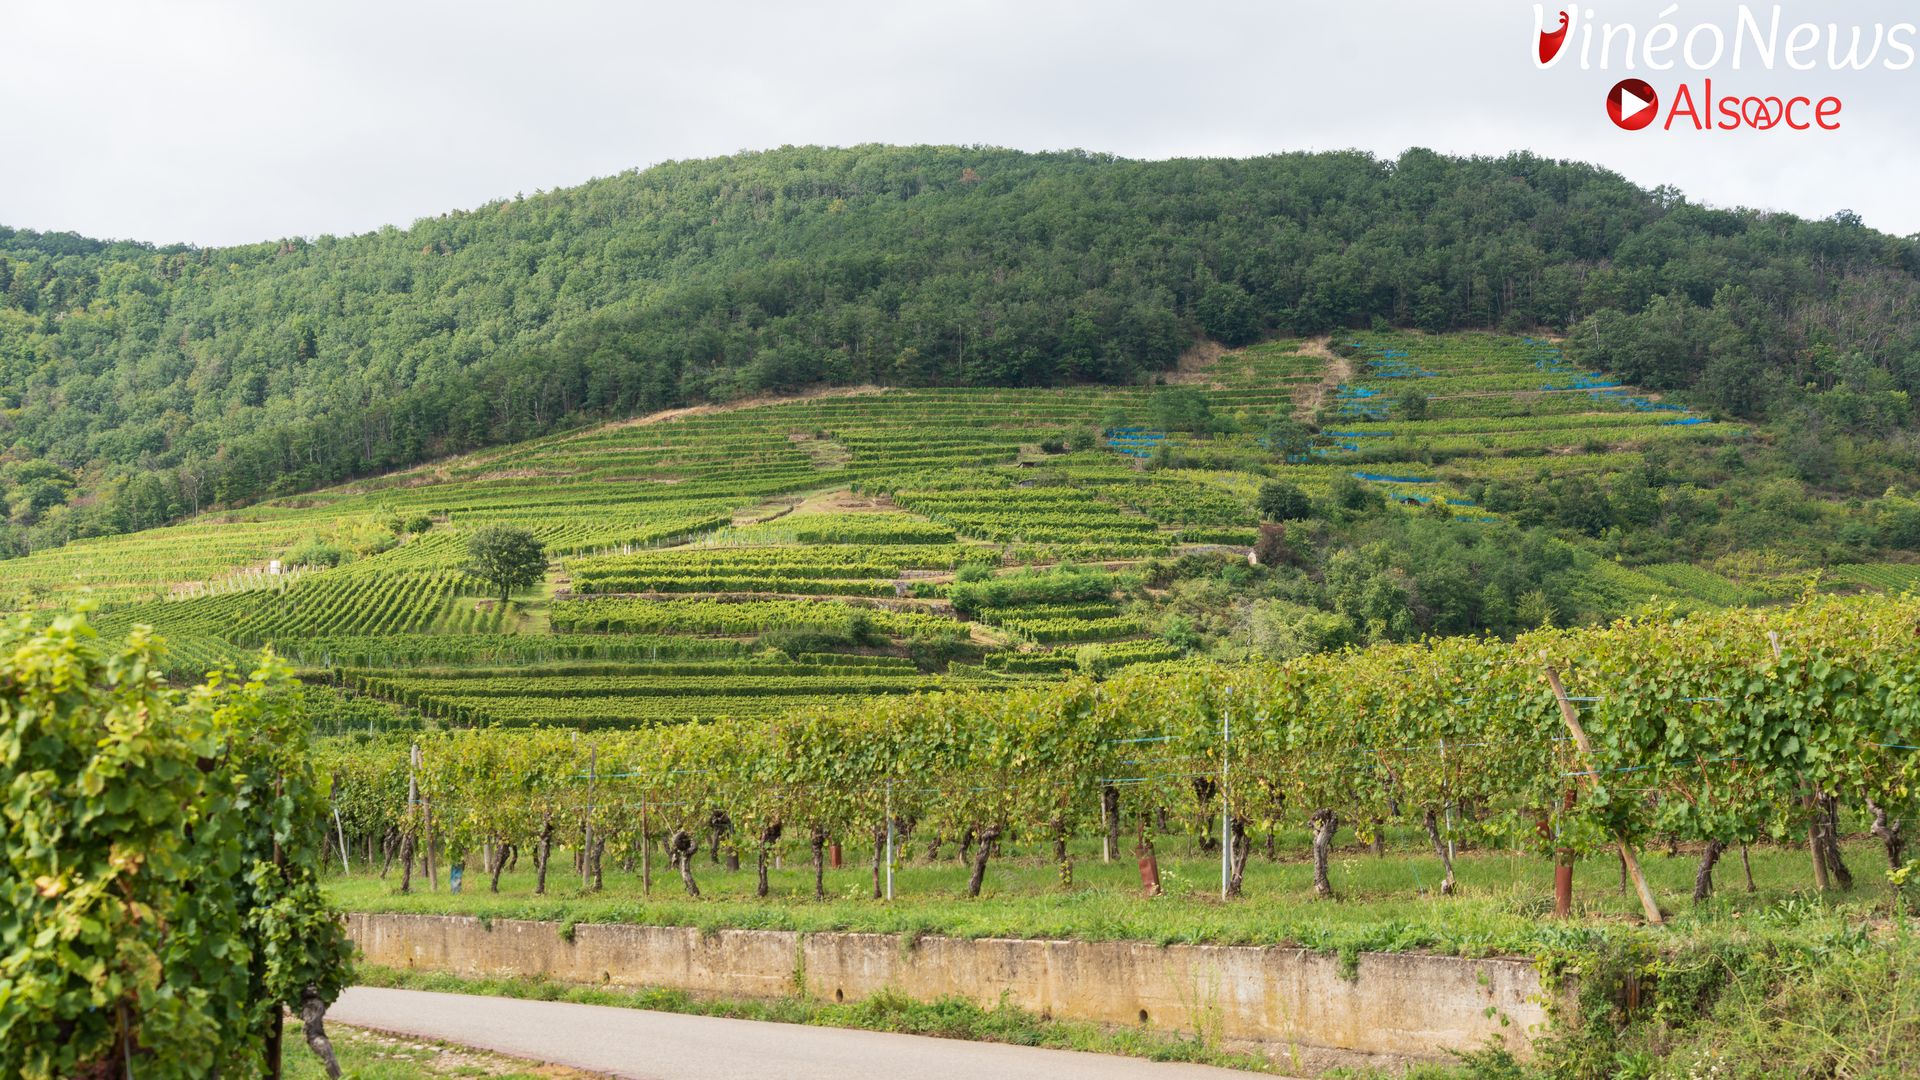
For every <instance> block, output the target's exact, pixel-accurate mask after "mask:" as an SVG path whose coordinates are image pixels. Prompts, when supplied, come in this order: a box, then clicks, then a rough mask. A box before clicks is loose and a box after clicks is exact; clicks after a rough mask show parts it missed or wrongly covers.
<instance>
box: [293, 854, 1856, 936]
mask: <svg viewBox="0 0 1920 1080" xmlns="http://www.w3.org/2000/svg"><path fill="white" fill-rule="evenodd" d="M946 851H947V856H946V857H945V858H944V859H942V860H941V861H939V862H937V863H932V864H929V863H927V862H926V861H925V860H924V858H923V856H924V852H925V845H924V844H921V845H915V847H914V858H913V860H912V861H910V862H907V863H905V864H904V865H902V866H900V867H899V868H898V869H896V871H895V877H894V884H895V897H896V899H895V900H893V901H892V902H890V903H889V902H883V901H876V900H873V899H871V891H872V885H873V878H872V868H871V863H870V861H869V860H870V859H871V854H870V853H866V859H862V858H861V855H862V853H859V852H856V851H851V850H850V851H848V852H847V863H848V865H847V866H845V867H843V868H841V869H829V870H828V871H827V875H826V881H827V899H826V900H824V901H815V900H814V899H813V898H812V884H813V880H812V868H811V866H810V865H804V864H801V865H796V864H795V863H792V862H789V863H787V864H786V865H785V866H784V867H783V868H781V869H778V870H775V871H773V872H772V874H771V883H772V895H771V896H769V897H768V898H767V899H765V900H760V899H756V898H755V897H754V896H753V895H752V893H753V886H754V875H753V871H752V869H751V866H746V867H743V868H742V869H741V870H739V871H732V872H729V871H727V870H725V869H724V868H723V867H721V866H718V865H714V864H712V863H711V862H710V861H709V859H708V857H707V855H706V854H705V853H704V852H702V853H701V854H700V855H698V856H696V862H695V873H696V876H697V878H698V880H699V884H700V888H701V891H702V893H703V894H704V895H703V896H702V897H700V898H699V899H693V898H690V897H687V896H686V895H685V894H684V893H683V892H682V890H681V886H680V882H679V880H678V878H677V876H674V875H673V874H672V873H671V872H670V871H668V870H667V869H666V867H665V865H664V860H663V859H660V858H658V857H657V856H656V858H655V860H654V866H653V871H654V879H653V889H652V895H651V897H649V896H647V895H644V894H643V892H642V889H641V883H640V880H639V878H638V875H637V874H633V873H628V872H626V871H625V870H624V869H622V868H620V866H619V864H618V862H617V861H616V860H615V858H614V856H613V855H612V854H611V853H609V855H608V857H607V859H608V865H607V867H606V871H605V882H606V888H605V889H604V890H603V891H600V892H597V893H589V892H583V891H582V890H581V887H580V878H579V875H578V874H577V872H575V871H574V870H573V863H572V858H571V855H570V854H569V853H564V852H556V853H555V856H554V866H553V869H552V871H551V873H550V876H549V881H548V893H547V895H545V896H536V895H534V893H533V885H534V881H533V874H532V872H531V859H529V858H523V859H522V860H521V865H520V869H519V870H518V871H516V872H509V873H507V874H506V875H504V876H503V878H502V880H501V891H500V892H499V893H498V894H494V893H491V892H489V891H488V890H487V881H486V878H485V877H484V875H482V874H480V873H479V872H478V870H477V867H476V866H473V865H470V866H469V870H468V873H467V875H466V881H465V886H464V889H465V891H463V892H462V893H460V894H458V895H455V894H452V893H450V892H448V891H447V887H446V883H445V881H444V871H443V873H442V878H443V880H442V881H441V882H440V885H439V888H438V890H437V891H430V890H428V889H427V888H426V885H425V883H424V882H422V881H421V880H420V879H419V878H418V877H417V876H416V878H415V882H414V891H413V892H412V893H410V894H401V893H400V892H399V879H400V875H399V871H398V869H397V868H396V869H394V870H393V871H392V872H390V873H389V874H388V876H387V878H386V879H385V880H381V879H380V878H379V877H377V876H375V875H373V874H369V873H360V874H355V875H353V876H350V877H338V876H336V877H334V878H333V879H331V880H330V881H329V882H328V883H327V889H328V892H329V895H330V896H331V898H332V899H333V901H334V903H335V904H337V905H338V906H339V907H341V908H342V909H345V910H349V911H367V912H412V913H422V914H463V915H475V916H481V917H486V918H495V919H542V920H550V921H555V922H560V923H563V924H567V923H579V922H598V923H616V922H617V923H633V924H643V925H655V926H694V927H699V928H702V929H707V930H713V929H724V928H759V929H781V930H798V931H832V930H839V931H864V932H872V933H884V934H901V935H921V934H944V935H950V936H955V937H962V938H980V937H1032V938H1056V939H1085V940H1139V941H1151V942H1158V943H1163V944H1172V943H1179V942H1190V943H1213V944H1276V945H1297V946H1301V947H1305V948H1311V949H1316V950H1321V951H1327V952H1340V953H1343V954H1351V953H1353V952H1358V951H1369V950H1379V951H1431V952H1438V953H1445V954H1455V955H1462V956H1489V955H1538V954H1539V953H1541V952H1542V951H1543V950H1550V949H1553V948H1556V947H1559V946H1561V945H1564V944H1566V943H1567V942H1568V941H1569V940H1570V938H1578V937H1580V936H1581V935H1582V934H1590V933H1592V932H1598V931H1604V930H1628V929H1630V928H1633V927H1635V926H1637V924H1638V920H1639V906H1638V903H1637V901H1636V900H1635V898H1634V897H1633V895H1632V894H1631V892H1630V891H1627V890H1623V889H1622V887H1621V881H1620V871H1619V864H1618V861H1617V859H1615V858H1614V857H1613V856H1611V855H1609V856H1604V857H1602V856H1596V857H1593V858H1589V859H1585V860H1582V861H1581V862H1580V864H1579V865H1578V867H1577V868H1576V873H1575V888H1574V900H1575V909H1574V912H1575V919H1574V921H1573V922H1572V923H1563V922H1558V921H1556V920H1553V919H1551V918H1549V917H1548V916H1549V914H1550V910H1551V905H1552V868H1551V866H1550V865H1549V863H1548V861H1547V860H1546V859H1543V858H1540V857H1538V856H1534V855H1530V854H1528V855H1519V854H1509V853H1499V852H1479V853H1471V854H1466V853H1463V854H1462V855H1461V856H1460V857H1459V858H1458V859H1457V860H1456V867H1457V876H1458V879H1459V888H1458V893H1457V895H1455V896H1451V897H1443V896H1441V895H1439V891H1438V885H1439V882H1440V879H1441V870H1440V864H1439V861H1438V859H1437V858H1436V857H1434V856H1433V854H1432V853H1431V851H1430V850H1428V849H1425V848H1424V846H1422V847H1414V846H1413V845H1412V843H1411V837H1401V838H1400V842H1399V843H1395V844H1392V845H1390V846H1389V848H1388V850H1387V852H1386V854H1385V855H1384V856H1376V855H1374V854H1372V853H1371V852H1370V851H1368V850H1366V849H1365V848H1361V847H1357V846H1349V847H1346V848H1342V849H1340V850H1338V851H1337V852H1336V855H1335V858H1334V860H1333V863H1332V867H1331V877H1332V881H1333V886H1334V889H1335V891H1336V894H1337V897H1338V898H1337V899H1336V900H1333V901H1316V900H1315V899H1314V898H1313V892H1312V867H1311V865H1310V864H1309V863H1307V862H1305V861H1285V860H1284V859H1283V861H1277V862H1276V861H1269V860H1267V859H1266V858H1265V857H1264V855H1261V854H1256V855H1255V856H1254V858H1253V859H1252V861H1251V862H1250V863H1249V865H1248V867H1247V873H1246V896H1245V897H1244V898H1242V899H1238V900H1232V901H1227V902H1222V901H1221V900H1220V898H1219V860H1218V857H1217V856H1209V855H1202V854H1199V853H1197V852H1196V853H1194V854H1192V855H1182V854H1179V853H1178V851H1177V844H1174V843H1167V844H1163V845H1162V852H1163V858H1162V859H1161V864H1160V865H1161V882H1162V886H1163V888H1164V890H1165V895H1163V896H1160V897H1158V898H1154V899H1147V898H1145V897H1144V896H1142V895H1141V890H1140V885H1139V877H1138V872H1137V870H1136V868H1135V865H1134V861H1133V859H1132V858H1131V857H1129V858H1126V859H1124V860H1121V859H1116V860H1114V861H1113V862H1111V863H1102V862H1101V861H1100V858H1099V851H1098V847H1097V845H1096V846H1094V847H1093V849H1092V850H1091V851H1090V852H1089V851H1088V850H1085V847H1084V845H1080V846H1077V848H1076V855H1077V859H1076V863H1075V866H1074V875H1073V877H1074V882H1073V885H1072V886H1071V887H1067V888H1063V887H1062V886H1061V885H1060V880H1059V872H1058V868H1057V867H1056V866H1055V865H1054V864H1053V863H1052V861H1051V859H1050V858H1043V857H1041V856H1040V855H1038V854H1037V853H1034V852H1027V851H1013V852H1010V853H1009V854H1008V855H1007V856H1005V857H1001V858H997V859H995V860H994V861H993V862H992V863H991V864H990V866H989V868H988V871H987V879H986V881H987V884H986V888H985V890H984V892H983V894H982V895H981V897H980V898H978V899H976V900H967V899H965V898H964V897H963V896H962V895H961V894H962V892H963V890H964V886H965V880H966V870H965V868H964V867H962V866H961V865H960V864H959V863H958V861H957V860H956V859H954V858H953V857H952V856H953V851H954V849H953V848H952V846H951V845H949V846H948V847H947V849H946ZM1289 851H1290V849H1288V848H1283V849H1282V854H1283V856H1284V855H1286V854H1288V853H1289ZM1847 858H1848V860H1849V863H1850V865H1851V866H1852V867H1853V870H1854V873H1855V877H1856V878H1857V880H1858V882H1859V885H1858V887H1856V888H1855V889H1854V890H1853V891H1851V892H1844V893H1842V892H1833V893H1828V894H1826V895H1825V896H1821V895H1819V894H1816V893H1814V891H1813V887H1812V882H1811V872H1810V869H1809V867H1808V857H1807V854H1806V852H1805V851H1804V849H1800V848H1793V847H1776V846H1771V845H1768V846H1759V847H1755V848H1754V849H1753V850H1752V864H1753V875H1754V881H1755V885H1756V886H1757V890H1756V891H1755V892H1753V893H1751V894H1749V893H1748V892H1747V890H1746V883H1745V878H1744V874H1743V872H1742V868H1741V861H1740V854H1739V852H1738V850H1737V849H1736V850H1735V851H1733V852H1731V853H1729V855H1728V856H1727V857H1726V858H1724V859H1723V860H1722V861H1721V863H1720V866H1719V869H1718V872H1717V873H1716V875H1715V880H1716V884H1717V886H1718V888H1717V890H1716V893H1715V895H1714V897H1713V898H1712V899H1710V900H1709V901H1707V902H1706V903H1703V904H1698V905H1696V904H1694V903H1693V902H1692V900H1691V898H1690V897H1691V892H1692V888H1693V878H1694V871H1695V869H1696V863H1697V859H1696V857H1695V856H1694V855H1693V854H1691V853H1688V852H1685V851H1682V852H1681V853H1679V854H1676V855H1668V854H1666V853H1665V852H1664V851H1660V850H1654V851H1649V852H1646V853H1644V854H1643V859H1642V861H1643V865H1644V866H1645V869H1646V871H1647V874H1648V877H1649V879H1650V881H1651V883H1652V885H1653V888H1654V891H1655V894H1656V895H1657V896H1658V897H1659V899H1660V901H1661V906H1662V907H1663V908H1664V909H1665V910H1667V911H1668V912H1670V913H1671V914H1672V916H1673V918H1672V919H1671V920H1670V927H1669V931H1668V933H1669V936H1676V935H1684V936H1691V937H1700V936H1705V937H1713V936H1717V935H1729V936H1733V937H1742V938H1744V937H1746V936H1749V932H1750V931H1751V930H1753V929H1755V928H1758V927H1765V926H1779V925H1780V924H1782V923H1783V921H1792V922H1794V923H1795V924H1798V923H1802V922H1806V921H1808V920H1819V919H1828V918H1831V919H1834V920H1837V921H1839V922H1841V923H1847V922H1851V923H1855V924H1858V923H1861V922H1870V923H1874V924H1878V923H1879V922H1880V921H1882V920H1884V918H1885V917H1886V915H1887V913H1888V912H1889V910H1890V891H1889V886H1888V885H1887V882H1886V878H1885V874H1884V871H1885V858H1884V856H1883V854H1882V852H1881V848H1880V847H1879V845H1878V844H1877V843H1873V842H1868V841H1855V842H1852V843H1850V844H1848V845H1847ZM478 861H479V860H478V859H477V858H475V859H473V860H472V861H471V862H472V863H473V864H477V863H478ZM1783 912H1789V913H1791V915H1790V916H1789V915H1783V914H1782V913H1783Z"/></svg>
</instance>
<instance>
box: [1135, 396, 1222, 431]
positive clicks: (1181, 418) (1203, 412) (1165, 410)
mask: <svg viewBox="0 0 1920 1080" xmlns="http://www.w3.org/2000/svg"><path fill="white" fill-rule="evenodd" d="M1147 410H1148V414H1149V415H1150V416H1151V417H1152V418H1153V426H1154V427H1156V428H1159V429H1160V430H1161V431H1185V432H1191V433H1192V434H1195V435H1208V434H1211V433H1212V432H1214V431H1215V430H1217V428H1218V426H1219V424H1220V421H1219V419H1218V418H1217V417H1215V416H1214V415H1213V408H1212V406H1211V405H1209V404H1208V402H1207V396H1206V395H1205V394H1203V393H1201V392H1200V391H1198V390H1195V389H1193V388H1192V387H1186V386H1175V387H1167V388H1166V389H1163V390H1156V391H1155V392H1154V395H1153V397H1152V399H1151V400H1149V401H1148V403H1147ZM1163 445H1164V444H1163Z"/></svg>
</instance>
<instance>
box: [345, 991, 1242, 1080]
mask: <svg viewBox="0 0 1920 1080" xmlns="http://www.w3.org/2000/svg"><path fill="white" fill-rule="evenodd" d="M327 1019H329V1020H338V1021H339V1022H340V1023H342V1024H351V1025H353V1026H355V1027H364V1028H372V1029H375V1030H378V1031H385V1032H390V1033H393V1034H399V1035H413V1036H419V1037H423V1038H429V1039H443V1040H445V1041H447V1042H450V1043H458V1044H461V1045H464V1046H472V1047H478V1048H480V1049H483V1050H492V1051H494V1052H495V1053H500V1054H510V1055H512V1056H514V1057H519V1058H526V1059H528V1060H532V1061H540V1062H546V1063H548V1064H553V1065H570V1066H572V1067H574V1068H576V1069H588V1070H591V1071H593V1072H601V1073H608V1074H611V1075H613V1076H619V1077H631V1078H634V1080H741V1078H746V1077H753V1078H759V1077H770V1078H771V1077H777V1078H779V1080H855V1078H862V1077H872V1078H874V1080H896V1078H898V1077H911V1078H912V1080H1227V1078H1229V1077H1233V1078H1244V1077H1246V1076H1247V1074H1246V1073H1242V1072H1235V1071H1233V1070H1230V1069H1215V1068H1211V1067H1208V1066H1202V1065H1172V1064H1162V1063H1157V1062H1151V1061H1142V1060H1139V1059H1136V1058H1122V1057H1108V1056H1106V1055H1104V1054H1081V1053H1075V1052H1073V1051H1070V1050H1039V1049H1034V1048H1032V1047H1026V1046H1002V1045H998V1044H995V1043H976V1042H961V1041H959V1040H956V1039H934V1038H929V1037H927V1036H923V1035H893V1034H888V1033H885V1032H878V1031H850V1030H844V1029H840V1028H817V1027H805V1026H802V1025H799V1024H772V1023H766V1022H763V1021H758V1020H728V1019H722V1018H719V1017H712V1016H682V1015H679V1014H676V1013H661V1012H648V1011H646V1010H643V1009H622V1008H614V1007H610V1006H604V1005H574V1004H569V1003H566V1002H558V1001H519V1000H516V999H514V998H498V997H478V996H471V995H467V994H436V993H428V992H426V991H422V990H383V989H376V988H373V987H368V986H356V987H354V988H352V989H350V990H348V991H347V992H346V993H344V994H342V995H341V996H340V1000H339V1001H338V1002H336V1003H335V1004H334V1006H333V1008H331V1009H329V1010H327Z"/></svg>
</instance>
